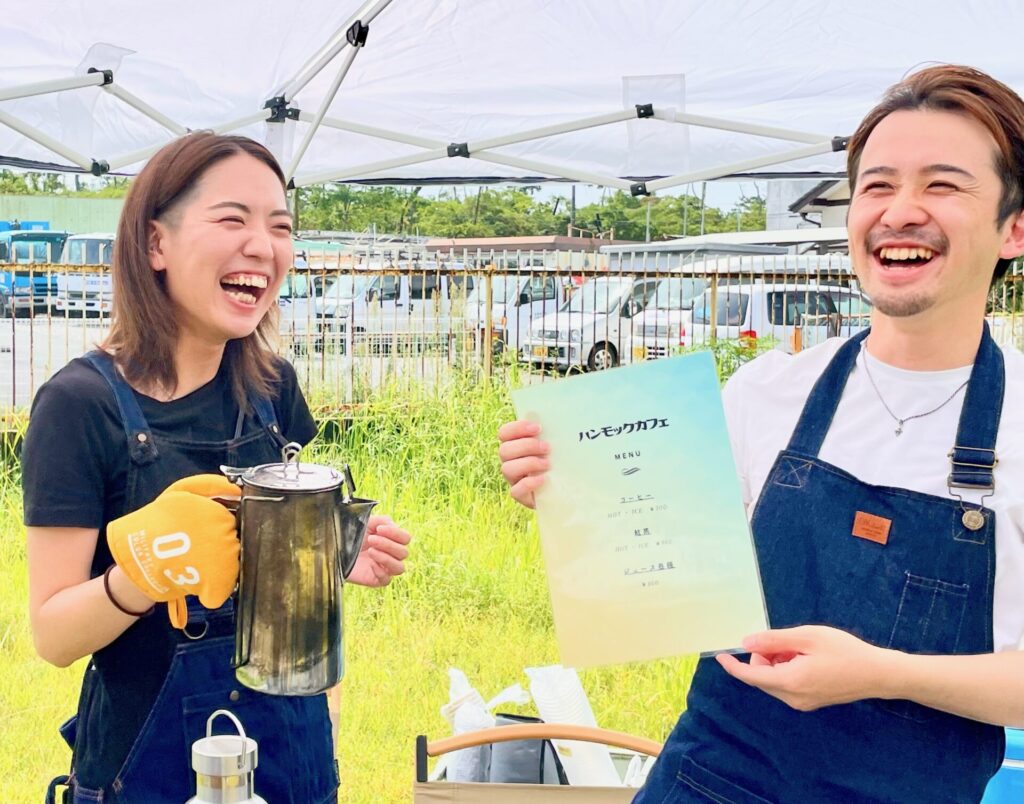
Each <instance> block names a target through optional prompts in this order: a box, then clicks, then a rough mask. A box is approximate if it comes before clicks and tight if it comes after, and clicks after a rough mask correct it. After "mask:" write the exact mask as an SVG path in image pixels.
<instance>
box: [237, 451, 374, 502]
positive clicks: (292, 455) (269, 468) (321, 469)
mask: <svg viewBox="0 0 1024 804" xmlns="http://www.w3.org/2000/svg"><path fill="white" fill-rule="evenodd" d="M301 451H302V447H301V445H299V444H295V443H291V444H288V445H286V446H285V447H284V449H282V450H281V458H282V461H281V463H265V464H262V465H260V466H254V467H252V468H251V469H247V470H246V471H245V472H243V473H242V474H241V475H240V477H241V479H242V481H243V482H244V483H247V484H250V485H253V486H259V487H260V488H263V489H268V490H271V491H291V492H315V491H330V490H332V489H336V488H338V487H339V486H341V485H342V484H346V485H347V489H348V493H349V494H353V493H354V492H355V486H354V484H353V482H352V475H351V473H350V472H349V469H348V466H345V467H344V470H343V471H338V470H337V469H334V468H332V467H330V466H320V465H318V464H315V463H300V461H299V453H300V452H301Z"/></svg>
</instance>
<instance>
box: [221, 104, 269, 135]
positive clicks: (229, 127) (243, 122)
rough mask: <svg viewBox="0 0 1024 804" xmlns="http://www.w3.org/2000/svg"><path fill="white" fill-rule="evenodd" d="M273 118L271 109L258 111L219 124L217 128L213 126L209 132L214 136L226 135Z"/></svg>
mask: <svg viewBox="0 0 1024 804" xmlns="http://www.w3.org/2000/svg"><path fill="white" fill-rule="evenodd" d="M273 116H274V110H273V109H260V110H259V111H258V112H254V113H253V114H247V115H246V116H245V117H239V118H237V119H235V120H229V121H228V122H227V123H221V124H220V125H219V126H214V127H213V128H212V129H211V130H212V131H213V133H214V134H227V133H228V132H230V131H236V130H237V129H240V128H245V127H246V126H251V125H252V124H253V123H262V122H263V121H264V120H269V119H270V118H271V117H273Z"/></svg>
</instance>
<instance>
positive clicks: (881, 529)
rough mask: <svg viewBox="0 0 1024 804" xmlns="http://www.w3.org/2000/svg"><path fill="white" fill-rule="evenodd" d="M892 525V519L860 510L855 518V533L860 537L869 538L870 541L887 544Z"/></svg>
mask: <svg viewBox="0 0 1024 804" xmlns="http://www.w3.org/2000/svg"><path fill="white" fill-rule="evenodd" d="M891 527H892V520H891V519H886V518H885V517H882V516H876V515H875V514H868V513H865V512H864V511H858V512H857V515H856V516H855V517H854V518H853V535H854V536H856V537H857V538H858V539H867V540H868V541H869V542H877V543H878V544H885V543H886V542H888V541H889V528H891Z"/></svg>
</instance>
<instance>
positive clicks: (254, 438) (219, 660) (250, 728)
mask: <svg viewBox="0 0 1024 804" xmlns="http://www.w3.org/2000/svg"><path fill="white" fill-rule="evenodd" d="M86 357H87V359H88V360H89V362H90V363H91V364H92V365H93V366H94V367H95V368H96V369H97V370H98V371H99V372H100V373H101V374H102V375H103V377H104V378H105V379H106V380H107V382H108V383H109V384H110V387H111V389H112V390H113V393H114V397H115V399H116V401H117V406H118V410H119V412H120V414H121V419H122V421H123V423H124V430H125V437H126V438H127V449H128V452H129V454H130V457H131V465H130V469H129V472H128V491H127V494H126V500H125V511H123V512H121V513H122V514H123V513H127V512H129V511H134V510H136V509H138V508H140V507H142V506H143V505H146V504H147V503H149V502H151V501H152V500H153V499H155V498H156V497H157V496H158V495H159V494H160V492H162V491H163V490H164V489H165V488H167V486H169V485H170V484H171V483H173V482H174V481H176V480H179V479H181V478H182V477H187V476H189V475H194V474H202V473H210V472H214V473H216V472H218V471H219V469H218V467H219V466H221V465H222V464H225V465H229V466H255V465H258V464H263V463H275V462H277V461H280V460H281V455H280V449H281V446H282V445H283V444H284V443H286V439H284V437H283V436H282V435H281V433H280V428H279V427H278V424H277V421H276V416H275V415H274V408H273V406H272V404H271V403H270V401H269V400H266V399H254V400H253V401H252V408H253V410H254V413H255V420H253V421H252V422H251V424H250V427H249V429H250V430H251V432H249V433H248V434H244V435H243V430H244V429H245V422H246V421H248V420H247V419H246V417H244V416H243V414H242V413H239V418H238V423H237V426H236V428H235V437H234V438H233V439H231V440H230V441H226V442H201V443H197V442H189V441H182V440H176V439H171V438H165V437H161V436H155V435H154V434H153V432H152V431H151V430H150V429H149V426H148V424H147V423H146V419H145V417H144V416H143V413H142V409H141V408H140V407H139V403H138V400H137V399H136V398H135V395H134V393H133V392H132V390H131V388H130V387H129V386H128V384H127V383H126V382H125V380H124V379H123V378H122V377H121V375H120V374H119V373H118V372H117V370H116V369H115V367H114V364H113V361H112V360H111V359H110V357H109V356H108V355H106V354H104V353H102V352H91V353H90V354H88V355H87V356H86ZM186 600H187V604H188V625H187V626H186V628H185V630H184V631H178V630H176V629H173V628H171V626H170V624H169V622H167V621H166V620H167V613H166V611H165V607H164V606H158V608H157V611H156V612H154V615H153V617H152V618H147V619H148V620H157V619H159V622H160V627H161V628H165V629H167V630H168V631H170V636H169V638H170V639H172V640H174V643H175V644H174V645H173V648H172V650H173V653H172V659H171V664H170V668H169V669H168V671H167V675H166V677H165V678H164V679H163V683H162V686H160V691H159V693H158V695H157V697H156V700H155V702H154V704H153V707H152V708H151V709H150V711H149V714H148V715H147V717H146V719H145V722H144V724H143V726H142V729H141V731H140V732H139V733H138V736H137V737H136V738H135V741H134V744H133V745H132V748H131V750H130V752H129V754H128V756H127V758H126V759H125V761H124V764H123V765H122V767H121V769H120V771H118V773H117V776H116V778H115V779H114V780H113V782H111V783H110V784H109V785H107V786H106V787H105V788H104V789H103V790H96V789H91V788H86V787H84V786H82V785H80V784H78V783H77V782H76V770H75V769H76V768H78V769H81V768H82V767H83V766H85V765H87V764H88V762H89V759H90V752H94V751H99V750H102V743H103V735H104V731H105V730H108V729H117V728H118V726H119V724H118V723H117V709H116V701H117V700H118V696H124V695H131V694H132V689H131V686H130V676H129V681H127V682H126V681H125V679H124V678H120V679H112V678H110V676H111V675H112V674H109V673H108V674H107V676H108V678H104V677H103V675H104V674H103V673H101V672H99V671H98V670H97V667H96V663H95V660H94V662H93V663H91V664H90V667H89V669H88V670H87V671H86V676H85V680H84V681H83V688H82V695H81V698H80V701H79V709H78V715H77V717H76V718H73V719H72V721H69V722H68V723H67V724H65V726H64V727H62V729H61V732H62V734H63V735H64V737H65V739H67V740H68V742H69V743H71V744H72V747H73V748H74V754H73V760H72V772H71V777H70V779H67V780H54V783H53V784H51V787H50V791H49V794H48V800H54V797H55V789H56V787H57V786H59V784H63V783H66V784H67V787H68V788H69V792H68V794H67V795H65V799H64V800H65V801H70V802H73V804H85V803H86V802H117V804H184V802H185V801H186V800H187V799H189V798H190V797H191V796H193V795H195V773H194V772H193V771H192V769H191V746H192V743H193V742H194V741H195V740H197V739H199V738H200V737H204V736H205V735H206V720H207V718H208V717H209V716H210V715H211V714H212V713H213V711H214V710H216V709H221V708H223V709H228V710H230V711H231V712H232V713H234V714H235V715H237V716H238V718H239V720H240V721H241V722H242V725H243V726H244V727H245V731H246V733H247V734H248V735H249V736H250V737H252V738H254V739H255V740H256V742H257V743H258V746H259V758H258V762H259V764H258V766H257V768H256V772H255V777H256V792H257V794H259V795H260V796H262V797H263V798H264V799H266V800H267V801H269V802H272V804H321V803H322V802H328V801H329V802H336V801H337V795H338V794H337V790H338V771H337V765H336V764H335V760H334V754H333V741H332V737H331V725H330V719H329V717H328V713H327V699H326V696H325V695H317V696H311V697H280V696H272V695H264V694H261V693H258V692H254V691H252V690H250V689H248V688H246V687H243V686H242V685H241V684H240V683H238V681H237V680H236V679H235V673H234V669H233V668H232V666H231V662H232V658H233V656H234V604H233V601H232V600H231V599H228V601H227V602H226V603H225V604H224V605H223V606H221V607H220V608H219V609H216V610H209V609H206V608H204V607H203V606H202V605H201V604H200V603H199V602H198V599H197V598H195V597H193V596H189V597H188V598H186ZM137 625H138V624H137ZM137 625H136V626H132V628H135V627H137ZM150 627H152V626H150ZM132 628H130V629H129V632H130V631H131V630H132ZM127 633H128V632H126V634H127ZM126 634H122V636H121V637H118V640H121V639H124V638H125V636H126ZM115 644H116V641H115ZM98 701H100V702H102V703H99V704H97V702H98ZM111 702H113V705H111ZM99 710H102V711H99ZM214 725H215V726H217V725H218V724H217V723H216V722H215V724H214ZM217 731H218V732H220V731H223V729H220V728H218V730H217Z"/></svg>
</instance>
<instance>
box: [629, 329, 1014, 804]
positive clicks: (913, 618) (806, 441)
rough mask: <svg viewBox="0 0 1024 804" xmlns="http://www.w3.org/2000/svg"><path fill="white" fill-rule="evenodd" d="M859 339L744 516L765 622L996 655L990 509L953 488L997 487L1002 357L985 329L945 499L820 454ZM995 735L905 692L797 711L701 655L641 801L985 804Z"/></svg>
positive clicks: (998, 749) (815, 395) (921, 649)
mask: <svg viewBox="0 0 1024 804" xmlns="http://www.w3.org/2000/svg"><path fill="white" fill-rule="evenodd" d="M866 336H867V333H866V332H865V333H862V334H860V335H858V336H857V337H855V338H852V339H851V340H849V341H848V342H847V343H845V344H844V345H843V346H841V347H840V349H839V350H838V351H837V353H836V355H835V357H834V358H833V359H832V361H831V362H830V364H829V365H828V367H827V368H826V369H825V372H824V373H823V374H822V376H821V377H820V378H819V379H818V381H817V383H816V384H815V385H814V388H813V390H812V391H811V394H810V396H809V398H808V400H807V404H806V405H805V406H804V409H803V412H802V413H801V416H800V419H799V421H798V423H797V425H796V429H795V430H794V432H793V436H792V438H791V439H790V442H789V445H788V447H787V448H786V449H785V450H784V451H783V452H781V453H779V455H778V457H777V459H776V461H775V464H774V466H773V468H772V470H771V473H770V474H769V475H768V480H767V481H766V483H765V486H764V489H763V490H762V492H761V496H760V498H759V499H758V502H757V507H756V508H755V511H754V517H753V520H752V522H751V527H752V530H753V534H754V542H755V546H756V550H757V557H758V563H759V565H760V571H761V578H762V582H763V585H764V594H765V600H766V603H767V606H768V614H769V619H770V621H771V623H772V626H773V627H775V628H789V627H792V626H796V625H805V624H824V625H831V626H834V627H836V628H841V629H843V630H844V631H848V632H850V633H852V634H855V635H856V636H858V637H860V638H861V639H863V640H865V641H867V642H869V643H871V644H873V645H880V646H883V647H887V648H894V649H896V650H900V651H905V652H909V653H922V654H979V653H991V652H992V597H993V581H994V578H995V524H996V523H995V513H994V512H993V511H991V510H989V509H987V508H982V507H979V506H974V505H969V504H966V503H961V502H960V501H959V498H958V497H957V492H956V491H955V489H956V488H958V487H959V488H972V489H987V490H988V491H991V489H992V488H993V486H994V482H993V478H992V471H993V467H994V464H995V453H994V448H995V442H996V433H997V431H998V428H999V419H1000V413H1001V410H1002V402H1003V384H1004V373H1003V357H1002V353H1001V352H1000V351H999V349H998V348H997V347H996V345H995V343H994V342H993V341H992V338H991V336H990V335H989V332H988V328H987V327H986V328H985V333H984V336H983V338H982V342H981V345H980V348H979V351H978V356H977V359H976V361H975V365H974V368H973V370H972V372H971V377H970V382H969V385H968V388H967V395H966V398H965V400H964V406H963V411H962V413H961V416H960V424H959V429H958V432H957V438H956V444H955V445H950V446H951V447H952V448H953V449H952V451H951V452H950V455H949V458H950V460H951V467H950V478H949V481H950V495H951V496H950V497H949V498H945V497H938V496H933V495H929V494H921V493H918V492H915V491H909V490H907V489H900V488H889V487H883V486H873V485H869V484H867V483H863V482H861V481H859V480H858V479H857V478H856V477H853V476H852V475H850V474H849V473H848V472H844V471H843V470H842V469H839V468H837V467H835V466H832V465H830V464H828V463H825V462H824V461H822V460H820V459H819V458H818V452H819V450H820V449H821V445H822V442H823V441H824V439H825V434H826V433H827V432H828V429H829V427H830V426H831V423H832V417H833V416H834V415H835V412H836V408H837V406H838V404H839V399H840V397H841V396H842V392H843V389H844V387H845V385H846V380H847V378H848V377H849V374H850V371H851V369H852V368H853V366H854V363H855V361H856V359H857V355H858V354H859V352H860V349H861V341H863V339H864V338H865V337H866ZM936 459H937V460H938V459H939V457H938V455H937V456H936ZM968 510H970V511H980V512H982V513H983V514H984V524H983V525H982V526H981V527H980V528H979V529H977V530H970V529H968V528H967V527H966V526H965V524H964V521H963V516H964V513H965V511H968ZM858 512H861V513H862V514H869V515H873V516H875V517H880V518H881V519H882V520H889V521H890V523H891V524H890V526H889V531H888V540H887V541H886V542H885V543H884V544H882V543H879V542H877V541H871V540H868V539H865V538H857V537H856V536H854V535H853V531H854V530H856V529H857V527H856V526H855V524H854V520H855V517H856V516H857V514H858ZM975 516H976V514H975ZM879 521H880V520H876V522H879ZM1003 743H1004V737H1003V730H1002V729H1001V728H997V727H995V726H990V725H986V724H983V723H979V722H977V721H973V720H967V719H965V718H961V717H957V716H955V715H951V714H947V713H945V712H940V711H939V710H937V709H930V708H927V707H924V706H920V705H918V704H916V703H912V702H910V701H883V700H878V699H872V700H864V701H857V702H855V703H850V704H842V705H838V706H830V707H825V708H823V709H819V710H817V711H814V712H799V711H797V710H795V709H791V708H790V707H789V706H787V705H786V704H784V703H782V702H781V701H779V700H777V699H775V698H773V697H771V696H769V695H768V694H766V693H764V692H762V691H761V690H759V689H757V688H755V687H751V686H748V685H746V684H744V683H742V682H740V681H737V680H735V679H733V678H732V677H731V676H729V675H728V674H727V673H726V672H725V671H724V670H723V669H722V668H721V667H720V666H719V665H718V663H717V662H716V661H715V660H714V659H703V660H701V662H700V663H699V664H698V668H697V672H696V675H695V676H694V679H693V684H692V686H691V688H690V693H689V696H688V698H687V708H686V711H685V712H684V713H683V715H682V716H681V717H680V719H679V722H678V724H677V725H676V727H675V729H674V731H673V732H672V734H671V735H670V736H669V738H668V741H667V742H666V744H665V749H664V752H663V753H662V754H661V756H660V758H659V759H658V761H657V763H656V764H655V766H654V768H653V769H652V771H651V775H650V777H649V779H648V781H647V784H646V786H645V787H644V788H643V789H642V790H641V791H640V792H639V793H638V794H637V796H636V798H635V799H634V804H681V802H708V801H714V802H719V804H752V803H754V802H756V804H764V802H801V803H802V804H812V803H813V804H817V803H818V802H842V804H851V803H852V802H900V804H911V803H912V802H921V803H922V804H924V802H927V803H928V804H937V803H938V802H978V801H979V800H980V799H981V797H982V794H983V793H984V790H985V785H986V783H987V782H988V779H989V778H990V777H991V776H992V775H993V774H994V773H995V772H996V770H997V769H998V768H999V765H1000V761H1001V757H1002V754H1003Z"/></svg>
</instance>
